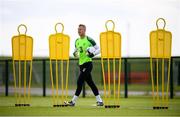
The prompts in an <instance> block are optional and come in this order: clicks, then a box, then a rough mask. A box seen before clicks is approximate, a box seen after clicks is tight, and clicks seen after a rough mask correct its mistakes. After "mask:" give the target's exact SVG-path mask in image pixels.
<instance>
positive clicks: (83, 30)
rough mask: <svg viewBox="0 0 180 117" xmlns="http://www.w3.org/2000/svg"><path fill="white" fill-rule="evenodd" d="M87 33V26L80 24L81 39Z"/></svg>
mask: <svg viewBox="0 0 180 117" xmlns="http://www.w3.org/2000/svg"><path fill="white" fill-rule="evenodd" d="M85 33H86V26H85V25H84V24H79V27H78V34H79V36H80V37H84V36H85Z"/></svg>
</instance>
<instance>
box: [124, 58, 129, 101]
mask: <svg viewBox="0 0 180 117" xmlns="http://www.w3.org/2000/svg"><path fill="white" fill-rule="evenodd" d="M124 97H125V98H128V68H127V58H124Z"/></svg>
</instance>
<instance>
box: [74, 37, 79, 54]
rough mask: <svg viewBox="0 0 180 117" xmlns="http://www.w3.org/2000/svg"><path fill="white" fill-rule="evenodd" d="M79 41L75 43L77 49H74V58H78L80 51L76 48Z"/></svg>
mask: <svg viewBox="0 0 180 117" xmlns="http://www.w3.org/2000/svg"><path fill="white" fill-rule="evenodd" d="M77 40H78V39H76V41H75V49H74V52H73V55H74V57H78V49H77V46H76V42H77Z"/></svg>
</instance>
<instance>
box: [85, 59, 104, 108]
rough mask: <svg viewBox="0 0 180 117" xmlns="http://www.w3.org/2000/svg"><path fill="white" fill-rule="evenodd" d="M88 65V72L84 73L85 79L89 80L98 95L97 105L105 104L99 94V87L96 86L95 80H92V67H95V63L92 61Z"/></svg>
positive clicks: (88, 82)
mask: <svg viewBox="0 0 180 117" xmlns="http://www.w3.org/2000/svg"><path fill="white" fill-rule="evenodd" d="M87 66H88V67H86V68H87V69H86V73H85V74H84V75H86V76H85V81H86V82H87V84H88V85H89V86H90V88H91V90H92V91H93V93H94V95H95V96H96V100H97V105H98V106H103V101H102V99H101V97H100V95H99V91H98V88H97V87H96V85H95V83H94V81H93V80H92V76H91V71H92V68H93V65H92V63H91V62H89V63H87Z"/></svg>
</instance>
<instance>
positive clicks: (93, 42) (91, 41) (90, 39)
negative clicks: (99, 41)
mask: <svg viewBox="0 0 180 117" xmlns="http://www.w3.org/2000/svg"><path fill="white" fill-rule="evenodd" d="M87 40H88V41H89V42H90V43H91V44H92V46H95V45H96V42H95V41H94V40H93V39H92V38H91V37H88V36H87Z"/></svg>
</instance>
